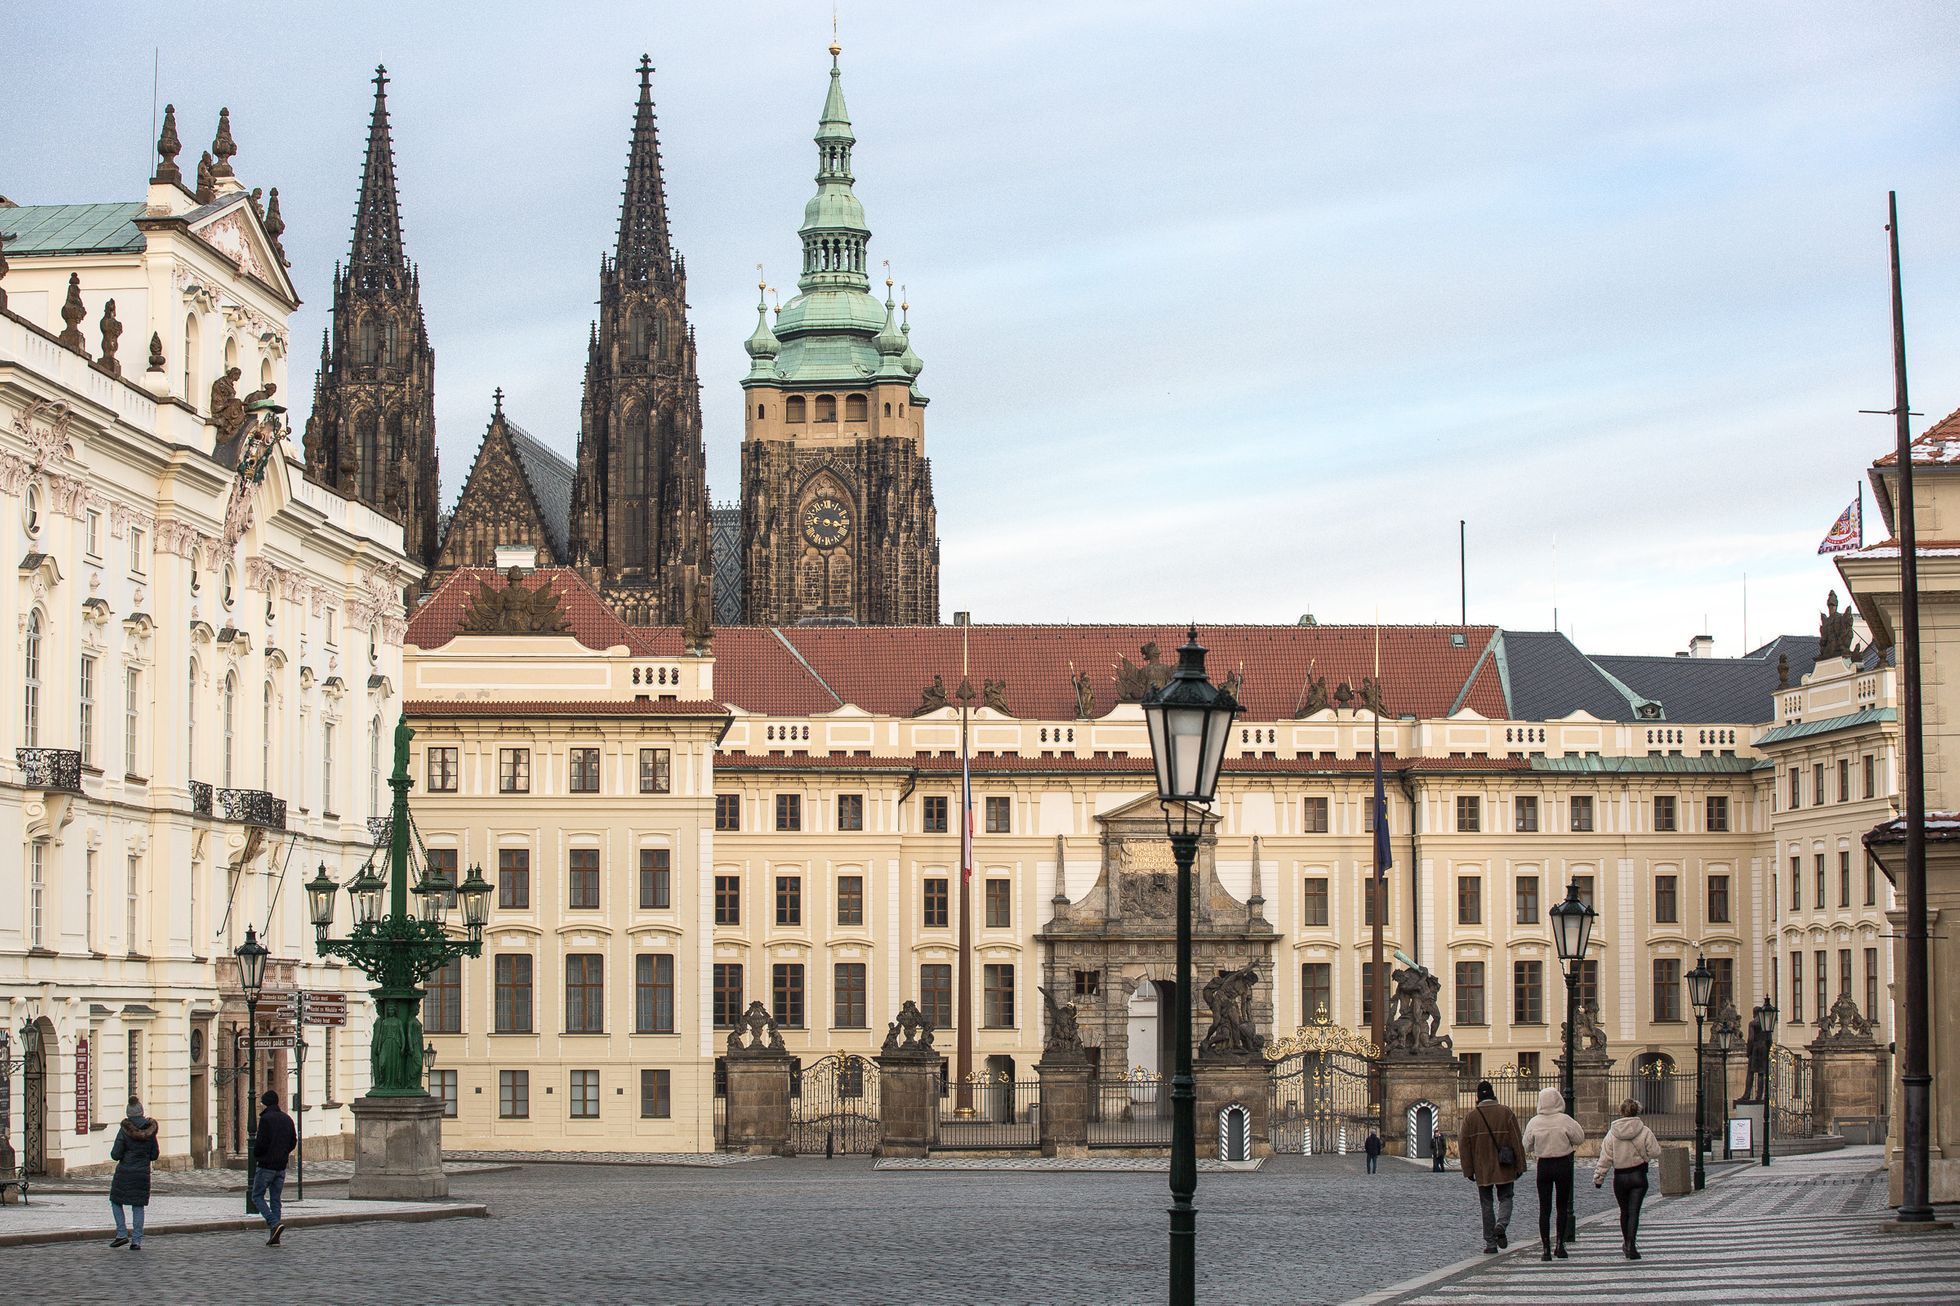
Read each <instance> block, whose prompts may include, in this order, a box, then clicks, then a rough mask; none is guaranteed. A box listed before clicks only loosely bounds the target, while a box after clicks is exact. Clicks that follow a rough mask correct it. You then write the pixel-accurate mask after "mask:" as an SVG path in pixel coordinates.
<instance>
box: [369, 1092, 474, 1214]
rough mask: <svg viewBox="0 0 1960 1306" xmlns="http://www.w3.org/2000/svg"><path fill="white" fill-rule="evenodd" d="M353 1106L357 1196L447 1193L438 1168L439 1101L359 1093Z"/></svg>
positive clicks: (418, 1197)
mask: <svg viewBox="0 0 1960 1306" xmlns="http://www.w3.org/2000/svg"><path fill="white" fill-rule="evenodd" d="M353 1109H354V1177H353V1179H352V1180H351V1181H350V1182H349V1183H348V1185H347V1195H348V1196H349V1197H351V1198H355V1199H356V1200H360V1201H381V1202H408V1201H426V1200H428V1199H430V1198H436V1197H447V1196H449V1177H448V1176H447V1175H445V1174H444V1173H443V1172H442V1102H441V1100H440V1099H438V1098H433V1097H427V1096H424V1097H361V1098H356V1099H355V1100H354V1102H353Z"/></svg>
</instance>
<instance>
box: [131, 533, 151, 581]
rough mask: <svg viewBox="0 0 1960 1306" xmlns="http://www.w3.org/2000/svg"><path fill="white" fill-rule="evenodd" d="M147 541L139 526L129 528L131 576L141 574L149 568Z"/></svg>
mask: <svg viewBox="0 0 1960 1306" xmlns="http://www.w3.org/2000/svg"><path fill="white" fill-rule="evenodd" d="M148 545H149V541H148V538H147V537H146V535H145V534H144V531H143V528H142V527H141V526H132V527H130V528H129V571H130V574H131V575H133V576H141V575H143V574H144V573H145V572H146V571H148V570H149V557H150V550H149V547H148Z"/></svg>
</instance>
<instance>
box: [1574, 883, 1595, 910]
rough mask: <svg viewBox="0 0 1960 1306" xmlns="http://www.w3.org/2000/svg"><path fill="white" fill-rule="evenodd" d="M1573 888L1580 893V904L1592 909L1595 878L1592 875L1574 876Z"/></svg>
mask: <svg viewBox="0 0 1960 1306" xmlns="http://www.w3.org/2000/svg"><path fill="white" fill-rule="evenodd" d="M1572 887H1574V888H1576V889H1577V890H1578V891H1579V901H1580V902H1583V903H1585V904H1586V906H1588V907H1591V906H1592V905H1593V877H1592V876H1590V875H1575V876H1573V877H1572Z"/></svg>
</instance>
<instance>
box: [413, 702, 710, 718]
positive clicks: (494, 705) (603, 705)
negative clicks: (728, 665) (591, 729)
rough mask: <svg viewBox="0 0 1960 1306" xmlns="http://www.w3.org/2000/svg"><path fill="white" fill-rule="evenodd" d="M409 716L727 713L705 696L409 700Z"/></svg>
mask: <svg viewBox="0 0 1960 1306" xmlns="http://www.w3.org/2000/svg"><path fill="white" fill-rule="evenodd" d="M402 715H403V716H408V717H443V716H726V715H728V709H727V708H726V707H723V706H722V705H721V704H720V703H711V702H708V701H707V700H705V699H688V698H683V699H672V698H604V699H566V700H562V701H554V700H551V699H542V698H538V699H530V698H527V699H515V700H513V699H504V698H498V699H461V700H457V701H454V702H451V701H449V700H446V699H410V700H408V701H407V702H405V703H403V704H402Z"/></svg>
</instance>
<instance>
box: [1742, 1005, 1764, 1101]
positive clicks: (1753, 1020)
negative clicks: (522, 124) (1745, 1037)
mask: <svg viewBox="0 0 1960 1306" xmlns="http://www.w3.org/2000/svg"><path fill="white" fill-rule="evenodd" d="M1769 1047H1770V1032H1769V1029H1768V1027H1766V1026H1765V1025H1764V1024H1763V1021H1762V1017H1760V1016H1751V1017H1750V1018H1749V1042H1748V1045H1747V1049H1746V1052H1747V1056H1748V1059H1749V1075H1748V1078H1747V1079H1745V1080H1744V1081H1743V1085H1742V1096H1741V1097H1739V1098H1737V1099H1736V1101H1738V1102H1760V1101H1762V1100H1763V1098H1764V1096H1765V1091H1766V1088H1767V1086H1768V1084H1769Z"/></svg>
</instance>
